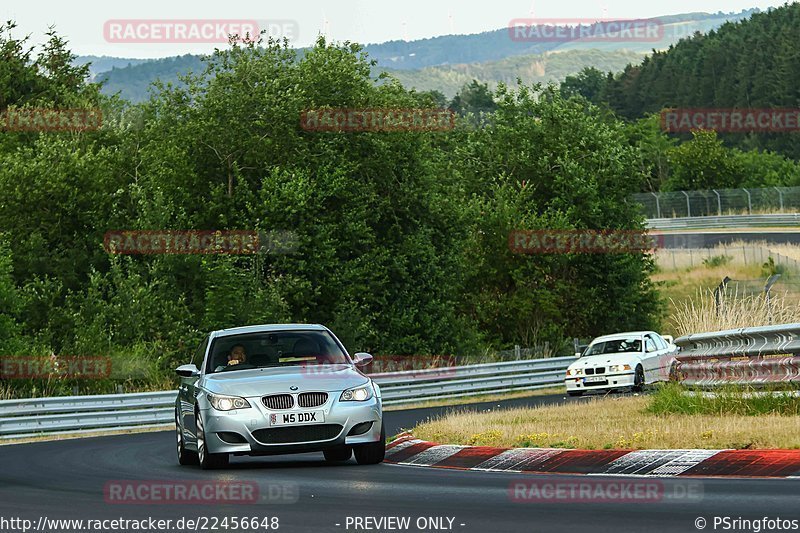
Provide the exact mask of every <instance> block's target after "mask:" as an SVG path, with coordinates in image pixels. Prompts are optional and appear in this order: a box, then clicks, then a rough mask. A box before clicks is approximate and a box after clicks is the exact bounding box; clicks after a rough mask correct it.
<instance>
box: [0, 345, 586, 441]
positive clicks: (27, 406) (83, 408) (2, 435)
mask: <svg viewBox="0 0 800 533" xmlns="http://www.w3.org/2000/svg"><path fill="white" fill-rule="evenodd" d="M573 361H575V358H574V357H553V358H547V359H531V360H526V361H509V362H503V363H485V364H478V365H468V366H453V367H443V368H432V369H425V370H407V371H402V372H387V373H380V374H371V375H370V377H371V378H373V379H374V380H375V382H376V383H378V384H379V385H380V387H381V394H382V397H383V403H384V405H397V404H404V403H411V402H420V401H426V400H438V399H444V398H457V397H465V396H475V395H480V394H491V393H500V392H509V391H517V390H531V389H538V388H544V387H550V386H553V385H556V384H562V383H563V382H564V377H565V375H564V374H565V372H566V369H567V366H569V364H570V363H572V362H573ZM176 395H177V391H165V392H147V393H135V394H109V395H101V396H66V397H56V398H31V399H19V400H3V401H0V440H1V439H10V438H22V437H31V436H36V435H42V434H57V433H86V432H95V431H103V430H109V431H110V430H119V429H131V428H145V427H152V426H159V425H164V424H169V423H171V422H172V421H173V420H174V416H175V414H174V405H175V397H176Z"/></svg>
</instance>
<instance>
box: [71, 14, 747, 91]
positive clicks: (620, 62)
mask: <svg viewBox="0 0 800 533" xmlns="http://www.w3.org/2000/svg"><path fill="white" fill-rule="evenodd" d="M754 12H757V10H749V11H742V12H741V13H736V14H734V13H730V14H725V13H721V12H720V13H716V14H708V13H686V14H682V15H673V16H668V17H659V18H658V19H657V20H658V21H659V22H660V23H661V24H663V26H664V31H663V38H662V39H661V40H660V41H657V42H652V41H648V42H645V41H643V42H614V41H609V42H596V41H583V40H575V41H571V42H566V43H565V42H517V41H514V40H512V39H511V38H510V37H509V32H508V29H507V28H503V29H499V30H495V31H490V32H484V33H479V34H474V35H446V36H442V37H435V38H432V39H421V40H417V41H410V42H405V41H392V42H387V43H382V44H370V45H366V46H365V51H366V52H367V53H368V54H369V55H370V57H372V58H373V59H376V60H377V61H378V65H379V67H380V68H381V69H386V70H389V71H390V72H392V73H393V74H394V75H395V76H397V77H398V78H399V79H400V80H401V81H403V83H405V84H408V85H409V86H413V87H417V88H418V89H420V90H427V89H438V90H440V91H442V92H443V93H445V94H447V95H448V96H452V95H454V94H455V92H456V91H457V90H458V89H460V87H461V86H462V85H463V84H464V83H465V82H469V81H471V80H472V79H473V78H477V79H479V80H482V81H485V82H488V83H491V84H492V85H494V84H496V83H497V82H498V81H506V82H513V81H514V80H515V79H516V78H517V77H518V76H519V77H521V78H522V79H524V80H526V81H527V80H529V81H558V80H561V79H563V78H564V77H565V76H567V75H569V74H574V73H576V72H578V71H579V70H581V69H582V68H584V67H587V66H594V67H596V68H599V69H601V70H614V71H616V70H619V69H621V68H623V67H624V66H625V64H627V62H635V63H638V62H639V61H640V59H641V57H642V55H643V54H646V53H649V52H651V51H652V50H653V49H656V50H660V49H666V48H668V47H669V46H670V45H672V44H673V43H675V42H677V41H678V40H679V39H681V38H684V37H687V36H690V35H692V34H693V33H695V32H708V31H710V30H712V29H713V28H716V27H719V26H720V25H722V24H724V23H725V22H726V21H729V20H734V21H735V20H741V19H743V18H745V17H748V16H750V15H752V14H753V13H754ZM562 54H566V55H562ZM87 57H89V56H87ZM86 59H87V58H86V57H83V58H79V61H80V62H86V61H85V60H86ZM626 60H627V61H626ZM93 61H94V63H93V65H92V72H93V73H96V74H97V73H102V74H97V79H98V80H103V81H105V87H104V92H106V93H108V94H113V93H116V92H120V93H121V95H122V96H123V97H124V98H127V99H129V100H131V101H142V100H144V99H146V98H147V94H148V87H149V86H150V85H151V83H152V82H153V81H154V80H156V79H161V80H162V81H164V82H176V81H177V79H178V75H179V74H182V73H186V72H188V71H189V70H195V71H196V70H198V69H200V68H201V62H200V59H199V56H193V55H185V56H179V57H171V58H165V59H157V60H140V59H139V60H137V59H123V58H110V57H100V58H95V59H94V60H93ZM104 69H105V71H104Z"/></svg>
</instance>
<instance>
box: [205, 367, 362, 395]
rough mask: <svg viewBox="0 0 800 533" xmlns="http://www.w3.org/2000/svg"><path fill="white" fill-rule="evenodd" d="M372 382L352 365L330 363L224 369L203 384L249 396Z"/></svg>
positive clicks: (220, 391) (335, 388) (209, 388)
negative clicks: (224, 370) (321, 365)
mask: <svg viewBox="0 0 800 533" xmlns="http://www.w3.org/2000/svg"><path fill="white" fill-rule="evenodd" d="M368 382H369V378H367V377H366V376H365V375H364V374H362V373H361V372H359V371H358V370H356V369H355V368H354V367H352V366H350V365H327V366H324V367H319V368H313V367H302V366H285V367H271V368H255V369H252V370H236V371H230V372H220V373H217V374H209V375H207V376H204V377H203V379H202V381H201V383H199V386H200V387H202V388H203V389H205V390H207V391H210V392H215V393H217V394H229V395H232V396H242V397H246V398H247V397H256V396H263V395H265V394H274V393H280V392H306V391H326V392H337V391H343V390H345V389H350V388H353V387H358V386H360V385H364V384H365V383H368ZM290 387H297V389H295V390H292V389H290Z"/></svg>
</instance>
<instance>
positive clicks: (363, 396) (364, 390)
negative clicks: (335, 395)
mask: <svg viewBox="0 0 800 533" xmlns="http://www.w3.org/2000/svg"><path fill="white" fill-rule="evenodd" d="M370 398H372V385H370V384H366V385H364V386H362V387H358V388H356V389H348V390H346V391H344V392H343V393H342V395H341V396H340V397H339V401H342V402H365V401H367V400H369V399H370Z"/></svg>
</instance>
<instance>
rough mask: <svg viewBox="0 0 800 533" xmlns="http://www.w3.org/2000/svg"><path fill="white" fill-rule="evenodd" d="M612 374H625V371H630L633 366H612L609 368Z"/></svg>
mask: <svg viewBox="0 0 800 533" xmlns="http://www.w3.org/2000/svg"><path fill="white" fill-rule="evenodd" d="M608 369H609V370H610V371H611V372H623V371H625V370H630V369H631V365H611V366H609V367H608Z"/></svg>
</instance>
